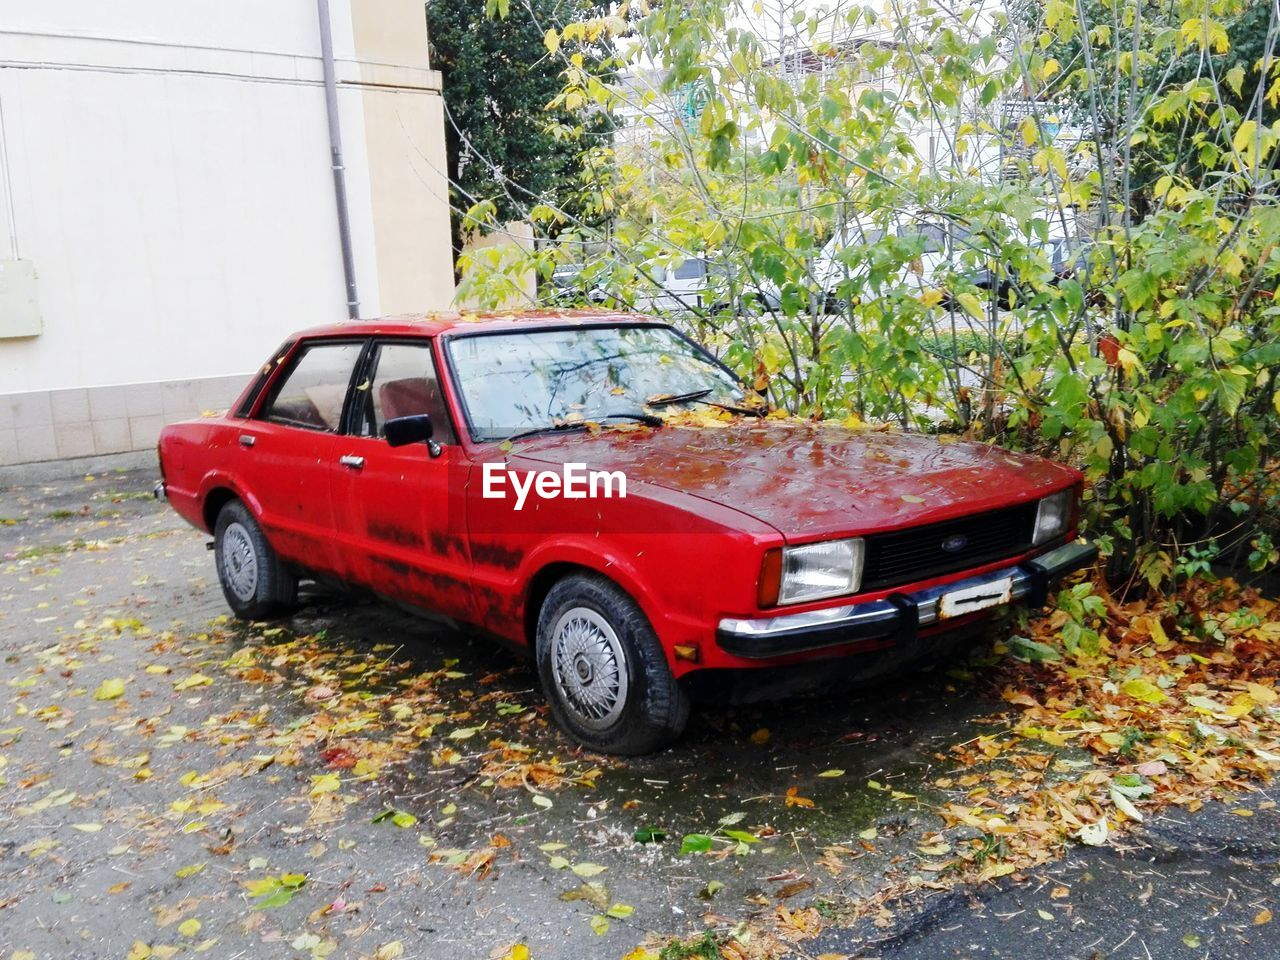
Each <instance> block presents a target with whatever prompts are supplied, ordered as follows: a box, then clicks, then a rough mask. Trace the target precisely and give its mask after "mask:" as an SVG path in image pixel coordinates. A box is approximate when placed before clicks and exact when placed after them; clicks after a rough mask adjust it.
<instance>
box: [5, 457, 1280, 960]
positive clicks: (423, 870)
mask: <svg viewBox="0 0 1280 960" xmlns="http://www.w3.org/2000/svg"><path fill="white" fill-rule="evenodd" d="M148 479H149V478H147V477H146V476H145V475H142V474H132V475H125V476H115V475H112V476H107V477H97V478H94V479H92V480H83V481H75V482H67V483H60V484H51V485H49V486H48V487H46V488H38V487H32V488H26V489H21V490H16V489H15V490H10V491H7V492H4V493H0V655H2V656H3V669H2V672H0V682H2V684H3V685H2V686H0V810H2V811H3V817H2V818H0V880H3V883H2V884H0V932H2V933H0V950H5V951H8V953H0V956H5V957H9V956H11V955H12V956H17V957H26V956H38V957H45V956H49V957H128V956H133V957H146V956H159V957H166V956H178V955H189V954H191V955H194V954H199V953H205V954H207V955H209V956H214V957H234V956H246V957H256V956H273V957H274V956H281V957H303V958H305V957H309V956H316V957H322V956H330V955H331V956H341V957H348V956H350V957H360V956H364V957H374V958H382V960H386V958H391V957H398V956H404V957H429V958H432V960H436V958H440V960H449V958H454V957H458V958H463V957H467V958H470V957H486V956H490V955H492V956H496V957H503V956H512V957H519V956H521V954H522V952H523V949H524V948H527V950H528V952H529V955H531V956H532V957H533V958H534V960H547V958H557V957H560V958H596V957H622V956H624V955H627V956H632V957H646V956H650V955H652V956H657V955H659V954H660V953H661V952H662V951H663V949H664V944H666V942H667V941H668V939H669V938H671V937H672V936H679V937H683V938H693V940H692V941H691V942H696V940H697V938H698V937H699V936H701V934H702V931H704V930H709V931H711V934H712V941H714V943H715V945H716V946H715V947H714V948H710V947H709V948H708V950H707V951H704V953H707V955H714V954H715V953H717V952H718V953H720V954H722V955H724V956H729V957H759V956H786V955H794V956H819V955H821V956H852V955H855V954H859V953H861V952H862V951H863V950H864V949H870V948H872V947H874V945H875V944H876V943H878V942H880V940H881V939H883V937H885V936H889V935H891V934H892V933H893V932H894V931H897V930H900V928H901V924H902V923H903V922H904V920H906V919H909V918H910V917H912V916H914V915H916V913H917V912H918V911H919V910H920V909H921V907H922V906H923V907H925V908H927V906H928V904H929V903H931V902H936V901H937V898H940V897H943V896H949V895H952V893H954V891H956V890H967V889H970V887H969V886H968V885H969V884H972V883H977V882H981V883H984V884H985V885H986V887H992V885H993V883H994V884H1005V885H1010V884H1013V885H1017V884H1019V883H1023V882H1025V881H1026V878H1027V877H1029V876H1032V875H1034V870H1035V868H1036V866H1037V865H1038V864H1044V863H1045V862H1046V861H1050V860H1053V859H1054V858H1057V857H1059V856H1060V855H1062V854H1063V853H1064V852H1067V851H1070V850H1072V849H1085V845H1086V844H1087V843H1103V844H1106V845H1107V849H1113V848H1120V847H1123V845H1124V844H1126V843H1128V842H1130V841H1129V840H1128V838H1127V836H1126V831H1128V830H1129V829H1130V828H1132V827H1133V825H1134V823H1135V820H1136V818H1138V817H1145V818H1147V820H1148V822H1150V821H1151V820H1152V819H1153V818H1154V819H1157V820H1158V819H1160V818H1161V817H1162V816H1167V814H1164V815H1162V814H1161V813H1160V811H1161V810H1162V809H1164V810H1166V811H1168V810H1176V811H1178V814H1179V816H1184V817H1185V816H1187V815H1192V816H1194V811H1195V809H1196V807H1197V806H1198V805H1199V804H1200V803H1202V802H1204V801H1205V800H1206V799H1209V798H1212V797H1215V796H1217V797H1227V798H1228V799H1229V800H1230V804H1229V807H1230V808H1231V809H1240V810H1241V811H1245V812H1248V813H1249V814H1250V815H1251V816H1253V817H1258V818H1262V817H1268V816H1272V813H1271V810H1272V808H1273V805H1272V804H1270V801H1269V800H1262V801H1260V802H1259V801H1257V799H1256V798H1254V801H1253V802H1251V803H1250V804H1248V805H1243V804H1241V803H1240V802H1239V801H1238V800H1237V799H1236V798H1237V797H1238V796H1239V794H1240V791H1246V790H1252V789H1254V788H1255V787H1257V786H1258V785H1259V784H1261V783H1263V782H1264V781H1265V780H1266V778H1267V777H1268V775H1269V773H1270V772H1271V771H1272V770H1273V769H1274V768H1275V766H1276V764H1277V762H1280V761H1278V760H1277V758H1278V757H1280V742H1277V741H1280V726H1277V724H1276V715H1277V704H1276V691H1275V686H1276V676H1277V670H1280V662H1277V660H1276V658H1275V655H1274V651H1275V649H1276V645H1277V640H1280V613H1278V612H1277V610H1276V608H1275V606H1274V605H1273V604H1271V603H1270V602H1268V601H1266V600H1264V599H1262V598H1260V597H1257V596H1254V595H1251V594H1248V593H1244V592H1242V591H1240V590H1238V589H1236V588H1234V587H1233V586H1232V585H1229V584H1227V585H1219V586H1212V585H1210V586H1205V587H1203V588H1200V590H1199V591H1198V592H1195V593H1189V594H1188V595H1187V596H1186V597H1184V598H1182V600H1181V601H1180V603H1179V605H1178V606H1176V607H1170V608H1167V609H1165V608H1162V609H1158V610H1157V609H1147V608H1144V607H1140V606H1134V607H1130V608H1119V607H1117V606H1115V604H1114V603H1112V604H1110V606H1109V608H1107V609H1106V610H1105V629H1103V630H1102V631H1101V634H1102V636H1101V638H1100V641H1099V643H1100V647H1099V656H1098V658H1096V659H1095V660H1092V661H1069V662H1068V661H1043V660H1042V661H1040V662H1036V663H1024V662H1020V661H1017V660H1015V659H1013V658H1012V657H1011V656H1009V655H1008V654H1006V653H1004V651H1003V649H1002V648H997V649H996V651H995V652H993V653H989V654H987V656H986V657H985V660H984V659H983V658H979V661H978V662H975V663H973V664H970V665H968V666H966V667H965V668H963V669H956V670H953V671H952V672H950V673H948V674H927V675H920V676H916V677H912V678H909V679H907V680H904V681H902V682H899V683H894V684H887V685H881V686H880V687H878V688H877V689H876V690H875V691H874V692H872V693H861V694H857V695H850V694H828V695H826V696H824V697H816V698H801V699H790V700H786V701H783V702H780V703H774V704H768V705H760V706H752V707H740V708H731V707H724V706H710V707H706V708H703V709H701V710H699V711H698V712H697V714H696V715H695V719H694V722H693V724H692V727H691V730H690V732H689V734H688V735H687V737H686V738H685V739H684V740H683V741H682V742H681V743H680V744H678V745H677V746H676V747H675V748H673V749H671V750H669V751H666V752H664V753H662V754H660V755H658V756H654V757H648V758H642V759H637V760H628V761H625V762H622V761H618V760H614V759H610V758H604V757H599V756H595V755H591V754H586V753H583V752H581V751H579V750H576V749H575V748H574V747H573V746H572V745H571V744H570V743H569V742H568V741H567V740H566V739H565V738H563V737H562V736H561V735H560V734H559V733H558V732H557V731H556V730H555V729H554V727H552V726H551V725H550V724H549V722H548V719H547V716H546V711H545V708H544V706H543V702H542V698H541V695H540V693H539V692H538V690H537V689H536V682H535V677H534V674H533V672H532V671H531V669H530V668H529V667H528V665H527V664H525V663H524V662H522V661H520V660H519V659H517V658H515V657H514V656H513V655H511V654H510V653H507V652H505V651H502V650H500V649H497V648H495V647H493V646H492V645H490V644H489V643H488V642H486V641H484V640H479V639H477V640H471V639H469V638H467V637H465V636H462V635H459V634H458V633H456V632H453V631H450V630H447V629H444V628H440V627H436V626H433V625H431V624H429V623H426V622H424V621H421V620H418V619H416V618H412V617H409V616H406V615H404V614H401V613H399V612H397V611H394V610H392V609H390V608H387V607H383V606H379V605H369V604H355V603H352V602H350V601H346V600H342V599H339V598H333V597H324V596H315V597H312V598H310V599H309V600H308V603H307V604H306V606H305V607H304V609H303V611H302V612H301V613H300V614H299V615H298V616H297V617H295V618H293V619H292V620H290V621H286V622H282V623H276V624H261V625H249V626H245V625H240V624H236V623H234V622H231V621H228V620H227V619H226V617H225V615H224V607H223V604H222V599H221V595H220V593H219V591H218V589H217V585H216V583H215V582H214V580H213V576H212V558H211V556H210V555H209V554H208V553H207V552H206V550H205V549H204V539H205V538H203V537H202V536H201V535H200V534H198V533H197V532H195V531H192V530H189V529H187V528H185V527H183V526H182V525H181V524H180V522H179V521H177V520H176V518H175V517H174V516H173V515H172V514H171V513H170V512H169V511H168V510H167V509H166V508H164V507H163V506H162V505H158V504H153V503H151V502H149V501H147V500H146V499H145V490H146V484H147V480H148ZM1060 619H1061V615H1058V618H1057V619H1055V618H1046V619H1044V620H1041V621H1037V622H1036V623H1035V624H1033V626H1032V629H1031V630H1029V631H1026V632H1025V636H1026V641H1020V642H1018V643H1015V644H1014V649H1015V650H1016V651H1017V652H1019V653H1021V654H1023V655H1032V656H1040V657H1043V656H1046V655H1049V654H1046V652H1045V650H1043V649H1041V648H1040V647H1039V646H1038V645H1037V644H1038V643H1039V642H1041V641H1044V640H1047V639H1049V638H1050V636H1051V635H1052V634H1053V633H1054V632H1055V631H1056V630H1058V629H1059V628H1060V626H1061V623H1060V622H1059V621H1060ZM1207 619H1209V620H1211V622H1210V623H1209V624H1208V625H1207V626H1206V620H1207ZM1095 625H1098V624H1095ZM1240 819H1241V821H1243V820H1244V819H1245V818H1244V817H1243V816H1241V817H1240ZM1104 823H1105V824H1106V825H1107V826H1106V828H1105V830H1106V833H1105V836H1104V834H1103V831H1104V828H1103V826H1102V824H1104ZM1250 826H1252V823H1251V824H1250ZM1029 871H1030V872H1029ZM979 889H982V888H979ZM1064 891H1065V892H1064ZM1073 896H1074V894H1073V890H1072V889H1071V888H1068V887H1067V886H1065V885H1062V884H1049V885H1046V887H1045V889H1044V890H1043V893H1042V894H1041V895H1040V897H1039V900H1038V901H1037V904H1038V905H1037V907H1036V910H1038V911H1043V913H1044V914H1047V915H1048V917H1049V919H1047V920H1046V919H1045V918H1044V917H1041V916H1039V915H1038V914H1037V915H1036V916H1034V917H1033V919H1034V920H1035V921H1036V922H1038V923H1041V924H1047V923H1053V922H1057V921H1058V920H1062V921H1063V922H1064V923H1065V922H1066V919H1067V918H1068V917H1069V915H1070V912H1071V910H1072V909H1073V899H1072V898H1073ZM1040 901H1042V903H1041V902H1040ZM1269 909H1270V908H1269V907H1268V906H1267V905H1266V904H1265V903H1263V902H1262V901H1261V900H1259V901H1258V904H1257V906H1256V909H1255V910H1253V913H1252V915H1251V916H1250V917H1249V918H1247V921H1246V923H1245V926H1246V927H1247V928H1248V929H1246V931H1245V934H1249V935H1252V936H1253V938H1254V939H1253V940H1252V941H1249V942H1251V943H1256V942H1257V938H1258V937H1264V938H1265V937H1266V936H1267V935H1268V934H1269V931H1270V929H1271V927H1270V914H1269ZM839 930H853V931H857V932H856V935H848V936H844V937H843V938H840V937H837V938H836V939H835V940H832V939H831V937H832V935H833V931H839ZM814 935H820V936H819V937H818V939H812V938H813V937H814ZM1193 935H1194V936H1195V937H1196V938H1197V940H1199V939H1200V938H1202V937H1203V938H1204V939H1205V942H1206V945H1207V946H1210V945H1212V943H1211V941H1212V937H1211V936H1210V934H1209V933H1206V932H1199V933H1194V934H1192V933H1189V934H1188V936H1193ZM1221 936H1222V937H1223V938H1227V939H1223V940H1222V944H1227V943H1231V944H1235V943H1237V942H1238V937H1239V936H1240V933H1239V931H1234V932H1232V933H1231V934H1230V935H1228V934H1226V933H1223V934H1221ZM1232 938H1235V939H1232ZM712 941H707V942H708V943H711V942H712ZM832 943H835V944H836V946H835V947H831V946H830V944H832ZM521 945H523V947H522V946H521ZM1219 946H1221V944H1219ZM665 949H666V953H665V957H664V960H667V958H671V957H675V956H678V955H682V954H687V953H688V951H685V950H682V949H677V948H672V947H666V948H665ZM694 949H695V948H694V947H690V948H689V950H694ZM832 949H835V950H838V951H840V952H837V953H832V952H831V950H832ZM1187 949H1188V950H1189V951H1190V950H1191V949H1192V948H1191V947H1189V946H1188V948H1187ZM692 955H697V954H692ZM1188 955H1200V954H1195V953H1189V954H1188ZM1215 955H1232V954H1231V952H1230V951H1228V952H1226V953H1220V954H1215Z"/></svg>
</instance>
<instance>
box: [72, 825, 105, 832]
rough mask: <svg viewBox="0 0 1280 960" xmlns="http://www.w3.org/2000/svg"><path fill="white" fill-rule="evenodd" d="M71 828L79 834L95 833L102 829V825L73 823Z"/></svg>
mask: <svg viewBox="0 0 1280 960" xmlns="http://www.w3.org/2000/svg"><path fill="white" fill-rule="evenodd" d="M71 826H72V828H73V829H76V830H79V831H80V832H81V833H97V832H98V831H99V830H101V829H102V824H100V823H73V824H72V825H71Z"/></svg>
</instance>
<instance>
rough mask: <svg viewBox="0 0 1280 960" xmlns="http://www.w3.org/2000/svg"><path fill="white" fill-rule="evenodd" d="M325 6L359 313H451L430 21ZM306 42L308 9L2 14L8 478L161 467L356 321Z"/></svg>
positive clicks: (159, 6) (2, 322) (1, 325)
mask: <svg viewBox="0 0 1280 960" xmlns="http://www.w3.org/2000/svg"><path fill="white" fill-rule="evenodd" d="M330 2H331V10H332V17H331V20H332V30H333V39H334V51H335V59H336V65H335V67H336V75H337V79H338V100H339V112H340V117H341V124H342V135H343V143H344V148H345V154H346V156H345V160H346V168H347V187H348V194H349V207H350V218H351V232H352V239H353V247H354V255H355V261H356V278H357V284H358V295H359V298H360V301H361V312H362V315H365V316H377V315H381V314H386V313H394V312H403V311H408V310H419V311H420V310H430V309H439V308H443V307H446V306H448V305H449V304H450V302H451V300H452V297H453V277H452V269H451V267H452V265H451V258H450V249H449V222H448V203H447V189H446V180H445V174H444V170H445V162H444V126H443V111H442V101H441V98H440V79H439V74H438V73H436V72H434V71H432V70H431V69H430V65H429V63H428V62H427V42H426V25H425V14H424V10H423V5H422V3H421V2H419V0H330ZM318 22H319V21H318V15H317V4H316V0H273V2H271V3H267V4H264V3H261V2H260V0H186V2H183V3H173V2H171V0H114V2H112V3H102V2H101V0H60V2H58V3H47V2H44V0H0V464H12V463H22V462H30V461H39V460H48V459H53V458H66V457H81V456H90V455H95V454H104V453H116V452H123V451H127V450H141V449H146V448H148V447H151V446H152V445H154V443H155V440H156V436H157V434H158V433H159V430H160V428H161V426H162V425H163V424H164V423H166V422H170V421H173V420H176V419H182V418H186V417H192V416H198V415H200V413H201V412H202V411H206V410H210V409H217V408H220V407H225V406H227V405H228V404H229V403H230V401H231V400H232V399H233V398H234V396H235V394H236V393H238V392H239V389H240V387H241V386H242V385H243V383H244V382H245V380H246V379H247V377H248V375H249V372H250V371H252V370H254V369H255V368H256V367H257V366H258V365H259V364H260V363H261V362H262V360H263V358H264V357H266V356H267V355H268V354H269V353H270V351H271V350H272V349H274V347H275V346H276V345H277V344H278V343H279V342H280V341H281V340H283V339H284V338H285V337H286V336H287V335H288V334H289V333H291V332H292V331H294V330H297V329H300V328H304V327H309V326H314V325H316V324H318V323H324V322H329V321H338V320H342V319H344V318H345V317H346V296H345V290H344V287H343V277H342V261H341V252H340V245H339V236H338V227H337V215H336V207H335V200H334V193H333V179H332V172H331V170H330V157H329V147H328V132H327V120H326V113H325V102H324V89H323V84H322V70H321V61H320V41H319V26H318ZM30 273H34V275H35V281H34V295H33V296H31V295H30V293H31V284H30V283H29V282H27V280H26V278H27V277H28V275H29V274H30ZM6 278H17V279H18V280H21V281H22V283H21V297H17V296H13V295H9V296H6V283H5V280H6ZM9 286H10V287H13V286H15V283H14V282H13V281H10V282H9ZM32 304H34V315H33V310H32V306H31V305H32Z"/></svg>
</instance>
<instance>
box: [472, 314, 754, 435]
mask: <svg viewBox="0 0 1280 960" xmlns="http://www.w3.org/2000/svg"><path fill="white" fill-rule="evenodd" d="M449 355H450V358H451V359H452V361H453V369H454V372H455V373H456V376H457V384H458V388H459V390H460V391H461V393H462V399H463V406H464V407H465V408H466V413H467V420H468V424H469V426H470V428H471V436H472V437H473V438H474V439H476V440H501V439H504V438H506V437H510V436H513V435H514V434H517V433H523V432H525V431H528V430H536V429H539V428H543V427H554V426H556V425H557V424H563V423H573V422H576V421H582V420H587V421H590V420H597V419H600V418H603V417H607V416H609V415H611V414H615V415H616V414H638V413H643V412H644V405H645V403H646V401H649V400H656V399H658V398H660V397H671V396H682V395H684V394H699V399H703V398H705V399H706V400H709V401H712V402H725V403H732V402H734V401H740V398H741V396H742V389H741V387H740V386H739V384H738V383H737V382H736V381H735V380H734V379H733V377H732V376H731V375H730V374H729V373H728V372H727V371H725V370H724V368H722V367H720V366H719V365H718V364H716V363H714V362H713V361H712V360H711V359H710V358H709V357H707V356H706V355H705V354H703V353H702V352H701V351H699V350H698V349H697V348H696V347H694V346H693V345H692V344H691V343H689V342H688V341H687V340H685V339H683V338H682V337H680V336H679V335H678V334H677V333H676V332H675V331H674V330H671V329H669V328H667V327H575V328H574V329H571V330H531V331H528V332H520V333H501V334H485V335H482V336H470V337H468V336H462V337H455V338H452V339H450V341H449ZM704 391H707V392H705V393H704Z"/></svg>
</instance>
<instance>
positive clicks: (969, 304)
mask: <svg viewBox="0 0 1280 960" xmlns="http://www.w3.org/2000/svg"><path fill="white" fill-rule="evenodd" d="M956 303H958V304H960V307H961V309H962V310H964V312H965V313H967V314H969V316H971V317H973V319H975V320H985V319H986V318H987V312H986V311H985V310H983V309H982V301H981V300H979V299H978V295H977V294H976V293H972V292H969V291H966V292H965V293H958V294H956Z"/></svg>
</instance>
